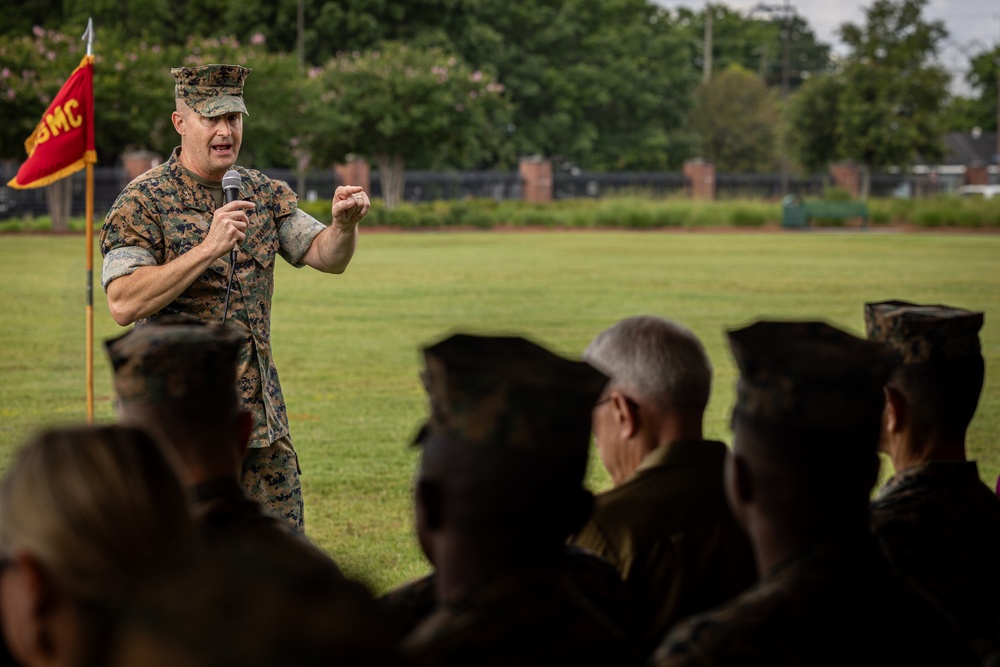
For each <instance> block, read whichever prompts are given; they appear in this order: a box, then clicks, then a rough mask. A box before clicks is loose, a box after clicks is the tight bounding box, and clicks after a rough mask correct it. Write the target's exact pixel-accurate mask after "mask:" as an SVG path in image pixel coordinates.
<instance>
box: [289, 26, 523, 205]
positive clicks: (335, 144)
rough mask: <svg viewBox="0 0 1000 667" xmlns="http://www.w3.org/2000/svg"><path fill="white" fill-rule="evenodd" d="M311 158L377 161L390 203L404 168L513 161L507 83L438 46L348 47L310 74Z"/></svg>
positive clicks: (394, 199) (397, 193)
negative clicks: (508, 136)
mask: <svg viewBox="0 0 1000 667" xmlns="http://www.w3.org/2000/svg"><path fill="white" fill-rule="evenodd" d="M308 84H309V99H308V101H307V104H308V109H309V122H310V129H309V132H308V133H307V138H308V145H307V149H308V150H309V152H310V154H311V155H312V158H313V161H314V163H320V164H323V163H327V164H328V163H331V162H341V161H345V160H347V159H348V158H349V157H351V156H354V157H362V158H364V159H367V160H369V161H371V162H372V163H374V165H375V167H376V168H377V169H378V171H379V176H380V177H381V181H382V195H383V199H384V200H385V205H386V207H387V208H393V207H395V206H396V205H397V204H398V203H399V202H400V201H401V200H402V195H403V185H404V182H403V174H404V170H405V168H406V167H407V166H413V167H417V168H426V169H442V168H449V167H450V168H470V167H478V166H495V165H496V164H498V163H500V162H502V161H504V160H506V159H509V156H508V152H509V148H508V147H507V142H505V136H506V135H505V132H506V128H507V125H508V123H509V118H510V111H511V108H510V103H509V101H508V99H507V96H506V94H505V90H504V86H503V85H502V84H501V83H499V82H497V81H496V79H495V78H494V77H493V76H491V75H490V74H488V73H486V72H483V71H480V70H473V69H472V68H471V67H469V66H468V65H467V64H465V63H464V62H463V61H462V60H460V59H459V58H458V57H457V56H455V55H452V54H450V53H447V52H445V51H443V50H441V49H437V48H427V49H423V48H417V47H412V46H406V45H403V44H399V43H394V42H389V43H385V44H383V45H382V46H381V48H379V49H376V50H372V51H367V52H363V53H362V52H357V51H355V52H353V53H343V54H340V55H339V56H338V57H336V58H334V59H333V60H331V61H330V62H328V63H327V64H326V66H325V67H322V68H316V69H314V70H312V71H310V73H309V82H308Z"/></svg>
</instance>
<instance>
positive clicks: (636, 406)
mask: <svg viewBox="0 0 1000 667" xmlns="http://www.w3.org/2000/svg"><path fill="white" fill-rule="evenodd" d="M611 398H612V397H611V396H605V397H604V398H602V399H601V400H599V401H597V402H596V403H594V407H595V408H596V407H597V406H598V405H604V404H605V403H608V402H609V401H611ZM622 398H624V399H625V402H626V403H628V405H629V407H631V408H632V409H633V410H638V409H639V404H638V403H636V402H635V401H634V400H632V399H631V398H629V397H628V396H622Z"/></svg>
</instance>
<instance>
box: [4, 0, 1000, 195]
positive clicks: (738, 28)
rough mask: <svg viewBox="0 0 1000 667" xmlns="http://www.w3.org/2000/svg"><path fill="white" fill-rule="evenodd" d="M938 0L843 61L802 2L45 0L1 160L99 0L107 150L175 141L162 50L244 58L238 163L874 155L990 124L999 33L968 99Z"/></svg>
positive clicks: (32, 26)
mask: <svg viewBox="0 0 1000 667" xmlns="http://www.w3.org/2000/svg"><path fill="white" fill-rule="evenodd" d="M926 4H927V0H873V2H872V3H871V4H870V5H869V6H868V7H866V8H865V19H864V21H863V22H861V23H858V24H851V23H845V24H844V25H843V26H841V28H840V35H841V37H842V39H843V40H844V42H845V43H846V45H847V48H848V53H847V55H846V56H844V57H842V58H834V57H833V56H832V55H831V49H830V46H829V45H827V44H823V43H822V42H820V41H819V40H818V39H817V38H816V36H815V33H814V32H813V30H812V28H811V27H810V26H809V25H808V22H807V21H806V20H805V19H804V18H803V17H801V16H799V15H798V14H796V13H795V12H794V11H791V12H784V13H774V12H771V13H767V12H761V11H757V12H740V11H736V10H734V9H731V8H729V7H727V6H725V5H723V4H712V5H707V6H705V7H702V8H700V9H697V10H695V9H689V8H678V9H667V8H663V7H660V6H658V5H655V4H653V3H652V2H650V1H649V0H558V1H556V2H552V1H550V0H545V1H543V0H518V1H516V2H509V1H503V2H501V1H500V0H382V1H381V2H377V3H373V2H369V1H367V0H365V1H362V0H340V1H339V2H325V1H322V0H245V1H244V2H242V3H238V4H237V3H223V2H218V0H88V2H83V1H82V0H36V1H35V2H33V3H31V4H30V6H26V7H24V8H22V9H21V10H19V12H17V13H16V15H10V16H7V17H5V22H4V23H3V25H2V26H0V116H2V117H3V118H4V119H5V122H4V123H3V124H2V125H0V158H3V159H22V158H23V155H24V154H23V141H24V139H25V138H26V137H27V136H28V135H29V134H30V133H31V131H32V129H33V128H34V125H35V124H36V123H37V122H38V118H39V116H40V114H41V112H42V111H44V109H45V107H46V106H47V104H48V102H49V101H50V100H51V99H52V96H53V95H54V94H55V92H56V91H57V90H58V88H59V86H60V85H61V84H62V82H63V81H64V80H65V78H66V76H67V75H68V73H69V72H70V71H71V70H72V67H74V66H75V65H76V64H77V63H78V62H79V59H80V57H81V56H82V54H83V49H84V44H83V43H82V42H81V40H80V39H79V35H81V34H82V32H83V29H84V28H85V26H86V22H87V18H88V17H93V19H94V23H95V27H96V29H97V41H96V42H95V55H96V67H95V83H94V85H95V98H96V125H97V132H96V135H97V149H98V157H99V160H100V162H101V163H104V164H113V163H116V162H117V161H118V160H119V159H120V156H121V154H122V153H124V152H127V151H130V150H141V149H146V150H153V151H156V152H158V153H161V154H166V153H168V152H169V151H170V149H171V148H172V147H173V146H174V145H175V144H176V143H177V142H176V136H175V135H174V132H173V129H172V127H171V125H170V121H169V116H170V112H171V111H172V110H173V79H172V78H171V76H170V68H171V67H176V66H180V65H197V64H204V63H207V62H237V63H240V64H244V65H247V66H249V67H251V68H253V70H254V71H253V73H252V74H251V76H250V79H249V80H248V84H247V88H246V98H247V104H248V107H249V109H250V113H251V116H250V118H249V120H248V123H247V130H246V137H245V149H244V151H243V154H242V155H241V162H242V163H244V164H248V165H253V166H258V167H267V166H273V167H299V166H302V165H304V164H307V161H308V163H309V164H312V165H314V166H317V167H320V166H325V165H329V164H330V163H332V162H335V161H343V160H345V159H347V158H349V157H350V156H360V157H364V158H366V159H368V160H369V161H371V162H372V163H373V164H375V165H376V166H377V167H378V168H379V169H380V170H381V171H382V175H383V180H384V181H391V178H387V177H391V175H392V174H393V173H397V172H398V173H401V170H402V169H403V168H404V167H406V168H421V169H488V168H497V169H509V168H511V167H512V166H513V165H514V164H515V163H516V160H517V159H518V157H520V156H524V155H543V156H546V157H548V158H550V159H552V160H553V161H554V162H555V164H556V167H557V168H563V169H570V168H579V169H584V170H597V171H610V170H634V171H655V170H676V169H678V168H679V167H680V165H681V164H682V163H683V162H684V161H685V160H687V159H690V158H691V157H695V156H701V157H705V158H707V159H709V160H711V161H713V162H715V163H716V165H717V168H718V169H720V170H723V171H732V172H767V171H774V170H775V169H776V168H777V165H778V163H779V161H780V160H781V158H782V157H783V156H784V157H786V158H788V159H790V160H791V168H793V169H798V170H805V171H811V170H820V169H822V168H823V167H824V166H825V165H826V164H827V163H829V162H830V161H832V160H854V161H856V162H858V163H860V164H861V165H863V166H865V167H867V168H868V169H869V170H871V169H878V168H883V167H886V166H890V165H902V164H906V163H908V162H909V161H911V160H912V159H913V158H914V157H915V156H918V155H919V156H921V157H923V158H925V159H931V160H932V159H934V158H935V157H936V156H939V155H940V154H941V150H942V147H941V137H942V135H943V133H944V132H945V131H948V130H969V129H971V127H972V126H973V125H976V126H979V127H981V128H982V129H983V130H986V131H989V130H993V129H995V128H996V116H997V114H996V100H997V89H996V85H997V78H998V77H997V74H996V72H997V68H998V67H1000V64H998V63H1000V47H997V48H994V49H993V50H992V51H985V52H982V53H978V54H973V56H972V58H971V65H972V67H971V70H970V74H969V83H970V85H971V86H972V88H973V90H974V91H975V93H976V94H975V96H974V97H970V98H964V99H963V98H952V97H950V95H949V92H948V82H949V78H948V74H947V72H946V71H945V70H944V69H943V68H942V67H941V66H940V65H939V64H937V61H936V55H937V53H938V51H939V50H940V48H941V46H942V43H943V40H944V39H945V38H946V36H947V33H946V31H945V28H944V26H943V25H942V24H941V23H939V22H935V21H928V20H926V19H925V18H924V16H923V9H924V7H925V6H926ZM706 44H710V47H711V48H706Z"/></svg>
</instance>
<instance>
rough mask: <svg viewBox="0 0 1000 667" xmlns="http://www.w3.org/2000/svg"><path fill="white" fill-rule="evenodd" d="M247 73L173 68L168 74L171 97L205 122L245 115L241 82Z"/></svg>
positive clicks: (218, 67) (243, 70)
mask: <svg viewBox="0 0 1000 667" xmlns="http://www.w3.org/2000/svg"><path fill="white" fill-rule="evenodd" d="M250 72H251V70H250V69H249V68H247V67H241V66H239V65H202V66H201V67H175V68H173V69H171V70H170V73H171V74H172V75H173V76H174V79H175V80H176V81H177V85H176V86H175V87H174V97H176V98H177V99H179V100H184V102H185V104H187V105H188V106H189V107H191V108H192V109H194V110H195V111H196V112H197V113H199V114H201V115H202V116H205V117H207V118H212V117H213V116H221V115H223V114H227V113H237V112H238V113H245V114H247V115H248V116H249V115H250V114H249V113H248V112H247V106H246V104H245V103H244V102H243V82H244V81H246V78H247V76H248V75H249V74H250Z"/></svg>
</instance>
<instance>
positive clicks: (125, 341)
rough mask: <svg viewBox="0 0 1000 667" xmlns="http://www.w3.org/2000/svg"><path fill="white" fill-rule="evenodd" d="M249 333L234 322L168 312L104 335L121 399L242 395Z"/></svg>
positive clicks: (140, 400)
mask: <svg viewBox="0 0 1000 667" xmlns="http://www.w3.org/2000/svg"><path fill="white" fill-rule="evenodd" d="M244 338H245V336H244V335H243V333H241V332H240V331H239V330H238V329H235V328H233V327H231V326H229V325H220V324H210V323H205V322H200V321H197V320H191V319H188V318H183V319H176V318H163V319H160V320H157V321H156V322H151V323H148V324H139V325H136V326H135V327H134V328H133V329H132V330H131V331H129V332H128V333H126V334H124V335H122V336H119V337H117V338H112V339H110V340H107V341H105V343H104V346H105V349H106V351H107V353H108V357H109V358H110V360H111V366H112V368H113V369H114V386H115V391H116V392H117V394H118V398H119V400H120V401H121V402H122V403H156V402H160V401H172V400H192V399H195V400H197V399H199V398H207V399H210V400H212V401H213V402H214V403H213V404H217V401H219V400H226V401H230V400H231V401H233V402H234V403H235V401H236V400H237V391H236V363H237V358H238V355H239V350H240V345H241V344H242V342H243V340H244Z"/></svg>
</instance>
